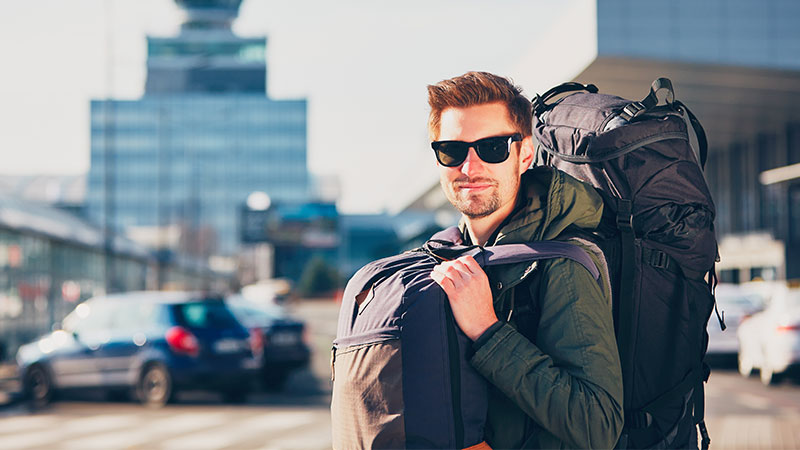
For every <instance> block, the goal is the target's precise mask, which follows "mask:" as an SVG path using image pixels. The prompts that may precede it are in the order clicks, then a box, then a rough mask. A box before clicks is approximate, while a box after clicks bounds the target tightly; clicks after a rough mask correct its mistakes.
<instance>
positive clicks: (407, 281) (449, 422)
mask: <svg viewBox="0 0 800 450" xmlns="http://www.w3.org/2000/svg"><path fill="white" fill-rule="evenodd" d="M400 260H402V261H405V262H404V263H402V264H400V263H399V261H400ZM435 264H436V261H435V260H434V259H433V257H431V256H429V255H426V254H423V253H418V254H405V255H398V256H397V257H392V258H388V259H386V260H380V261H377V262H374V263H371V264H369V265H367V266H365V268H364V269H362V271H359V273H357V274H356V275H355V276H354V277H353V278H352V279H351V280H350V282H349V283H348V285H347V287H346V288H345V293H344V297H343V301H342V309H341V311H340V316H339V331H338V333H337V334H338V336H337V339H336V341H335V342H334V350H333V352H334V353H333V364H332V366H333V367H332V370H333V398H332V403H331V413H332V422H333V430H334V439H333V444H334V447H335V448H348V449H349V448H463V447H469V446H471V445H475V444H478V443H480V442H481V441H483V427H484V424H485V415H486V409H487V403H488V401H487V388H486V381H485V380H484V379H483V378H482V377H480V375H479V374H478V373H477V372H475V370H474V369H473V368H472V367H471V366H470V365H469V362H468V361H469V360H468V358H467V355H466V352H467V351H468V349H469V348H470V347H469V343H468V341H469V340H468V338H467V337H466V336H465V335H463V333H461V331H460V330H458V329H457V327H456V326H455V322H454V319H453V318H452V313H450V311H449V303H448V302H447V297H446V295H445V294H444V291H443V290H442V289H441V288H440V287H439V286H438V285H437V284H436V283H435V282H434V281H433V280H432V279H431V278H430V272H431V270H432V269H433V266H434V265H435ZM387 265H388V266H390V267H392V268H394V270H393V271H392V270H391V269H386V266H387ZM379 266H380V267H379ZM398 268H399V269H398ZM387 270H388V272H387ZM364 292H366V295H364V296H362V297H361V298H360V299H359V296H358V295H357V294H358V293H364Z"/></svg>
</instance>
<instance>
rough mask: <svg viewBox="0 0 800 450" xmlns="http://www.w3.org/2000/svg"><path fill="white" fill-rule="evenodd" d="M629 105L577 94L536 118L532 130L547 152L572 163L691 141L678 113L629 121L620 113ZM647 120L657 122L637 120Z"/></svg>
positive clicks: (621, 100)
mask: <svg viewBox="0 0 800 450" xmlns="http://www.w3.org/2000/svg"><path fill="white" fill-rule="evenodd" d="M630 104H632V102H631V101H630V100H626V99H624V98H622V97H617V96H614V95H607V94H592V93H585V92H578V93H574V94H571V95H569V96H567V97H564V98H562V99H561V100H559V101H558V102H557V103H556V104H555V105H552V106H551V107H550V108H549V109H547V110H546V111H544V112H543V113H542V114H541V115H539V116H534V130H533V131H534V134H535V135H536V139H537V140H538V141H539V143H540V144H541V145H542V148H543V149H544V150H545V151H547V152H548V153H550V154H554V155H556V156H558V157H560V158H562V159H564V160H566V161H570V162H599V161H605V160H608V159H612V158H616V157H618V156H620V155H623V154H625V153H627V152H628V151H630V150H633V149H635V148H639V147H642V146H644V145H647V144H649V143H652V142H656V141H659V140H664V139H675V138H678V139H688V137H687V132H686V123H685V122H684V120H683V119H682V118H681V117H680V116H679V115H678V114H677V113H667V114H663V113H662V114H660V115H659V117H652V116H649V115H645V116H639V117H637V118H635V119H632V120H631V122H629V121H628V120H626V119H625V118H623V117H622V116H621V114H620V113H621V112H622V111H623V110H624V108H625V107H626V106H628V105H630ZM645 117H647V118H651V119H652V118H654V119H656V120H636V119H640V118H645ZM623 125H626V126H625V128H624V130H623V129H621V127H622V126H623Z"/></svg>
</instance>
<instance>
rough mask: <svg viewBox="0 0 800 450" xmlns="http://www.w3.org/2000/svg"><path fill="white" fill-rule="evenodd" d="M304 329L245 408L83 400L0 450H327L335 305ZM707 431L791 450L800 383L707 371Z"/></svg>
mask: <svg viewBox="0 0 800 450" xmlns="http://www.w3.org/2000/svg"><path fill="white" fill-rule="evenodd" d="M293 309H294V312H295V314H296V315H297V316H299V317H302V318H304V319H305V320H306V321H307V322H308V324H309V326H310V328H311V334H310V338H311V340H312V344H313V345H314V347H315V356H314V360H313V362H312V366H311V370H310V371H305V372H300V373H297V374H296V375H295V376H294V377H293V378H292V379H291V380H290V381H289V383H288V385H287V389H286V391H284V392H282V393H277V394H268V393H254V394H252V395H251V396H250V397H249V398H248V401H247V403H246V404H245V405H231V404H226V403H223V402H222V401H221V400H220V398H219V397H218V396H216V395H214V394H204V393H187V394H185V395H183V396H181V397H179V402H178V403H176V404H173V405H168V406H167V407H165V408H162V409H155V410H153V409H147V408H144V407H142V406H140V405H138V404H135V403H130V402H104V401H100V400H99V398H96V397H91V396H89V395H88V394H87V395H86V396H84V397H74V398H67V399H64V400H63V401H60V402H57V403H55V404H54V405H53V406H52V407H50V408H48V409H46V410H43V411H39V412H35V413H31V412H29V411H28V410H27V409H25V407H23V406H15V407H12V408H10V409H7V410H0V448H3V449H22V448H42V449H44V448H47V449H52V448H64V449H72V448H81V449H84V448H85V449H91V448H98V449H99V448H102V449H114V448H143V449H144V448H147V449H150V448H170V449H172V448H174V449H184V448H186V449H223V448H224V449H323V448H330V442H331V438H330V436H331V425H330V417H329V410H328V406H329V402H330V383H329V382H328V377H329V375H330V365H329V352H330V343H331V340H332V339H333V336H334V334H335V330H336V315H337V313H338V305H337V304H335V303H333V302H328V301H310V302H305V303H302V304H299V305H297V306H293ZM706 422H707V425H708V430H709V433H710V435H711V439H712V448H714V449H734V448H741V449H745V448H746V449H758V448H761V449H791V448H800V384H798V383H797V382H796V381H794V382H793V381H790V380H788V381H784V382H783V383H782V384H780V385H778V386H774V387H770V388H767V387H764V386H762V385H761V383H760V382H759V380H758V377H757V376H753V377H751V378H749V379H744V378H742V377H741V376H740V375H739V374H738V373H737V372H736V370H735V368H733V367H715V368H714V370H713V372H712V375H711V378H710V380H709V383H708V385H707V389H706Z"/></svg>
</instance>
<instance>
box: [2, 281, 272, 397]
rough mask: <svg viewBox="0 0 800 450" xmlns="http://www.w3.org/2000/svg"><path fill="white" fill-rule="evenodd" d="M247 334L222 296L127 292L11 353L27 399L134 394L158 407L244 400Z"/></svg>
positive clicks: (248, 378)
mask: <svg viewBox="0 0 800 450" xmlns="http://www.w3.org/2000/svg"><path fill="white" fill-rule="evenodd" d="M256 341H257V339H254V338H252V337H251V336H250V334H249V332H248V330H247V329H246V328H244V327H243V326H242V325H241V324H240V323H239V322H238V321H237V320H236V318H235V316H234V315H233V314H232V313H231V311H230V309H229V308H228V307H227V305H226V304H225V302H224V300H223V298H222V297H219V296H209V295H204V294H201V293H190V292H131V293H125V294H115V295H109V296H105V297H96V298H92V299H89V300H87V301H85V302H83V303H81V304H79V305H78V306H77V307H76V308H75V310H74V311H72V312H71V313H70V314H69V315H67V317H65V318H64V320H63V327H62V329H59V330H57V331H54V332H52V333H49V334H47V335H45V336H43V337H41V338H39V339H37V340H36V341H34V342H31V343H29V344H26V345H23V346H22V347H20V349H19V351H18V352H17V364H18V366H19V370H20V375H21V379H22V381H23V387H24V390H25V392H26V394H27V396H28V397H29V398H30V400H31V401H32V402H33V403H34V404H37V405H41V404H45V403H47V402H48V401H50V400H51V399H52V398H53V395H54V394H55V393H57V392H58V391H62V390H68V389H79V388H83V389H85V388H89V389H103V390H105V391H107V392H117V393H119V392H124V393H128V392H130V393H133V394H134V395H135V396H136V397H138V399H139V400H140V401H141V402H142V403H144V404H147V405H151V406H161V405H164V404H165V403H167V402H168V401H170V400H171V399H172V398H173V396H174V394H175V392H176V391H178V390H182V389H210V390H216V391H219V392H220V393H222V394H223V396H224V397H225V398H226V399H228V400H232V401H241V400H243V399H244V398H245V396H246V395H247V393H248V391H249V390H250V386H251V384H252V381H253V379H254V376H255V375H256V369H257V361H256V360H255V358H254V353H253V352H254V345H255V343H256Z"/></svg>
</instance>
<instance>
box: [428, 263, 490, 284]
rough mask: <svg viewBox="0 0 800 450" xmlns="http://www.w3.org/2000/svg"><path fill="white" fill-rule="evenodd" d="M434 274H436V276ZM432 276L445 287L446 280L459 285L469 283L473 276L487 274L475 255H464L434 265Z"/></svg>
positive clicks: (477, 276) (478, 276)
mask: <svg viewBox="0 0 800 450" xmlns="http://www.w3.org/2000/svg"><path fill="white" fill-rule="evenodd" d="M434 274H436V276H435V277H434ZM431 277H432V278H433V279H434V281H436V282H437V283H439V285H442V287H444V285H443V284H442V282H443V281H444V280H449V281H450V283H452V285H453V286H454V287H457V286H462V285H464V284H467V283H469V282H470V280H471V279H473V278H478V279H480V278H485V277H486V274H485V273H484V272H483V269H482V268H481V266H480V265H479V264H478V262H477V261H475V259H474V258H473V257H471V256H462V257H461V258H458V259H456V260H453V261H445V262H443V263H441V264H439V265H437V266H434V268H433V272H431Z"/></svg>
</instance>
